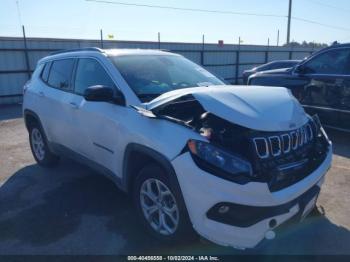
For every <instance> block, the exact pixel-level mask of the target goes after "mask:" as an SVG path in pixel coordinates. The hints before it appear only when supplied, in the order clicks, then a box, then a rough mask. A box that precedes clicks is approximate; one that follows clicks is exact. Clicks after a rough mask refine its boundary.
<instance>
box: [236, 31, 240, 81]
mask: <svg viewBox="0 0 350 262" xmlns="http://www.w3.org/2000/svg"><path fill="white" fill-rule="evenodd" d="M240 49H241V37H239V39H238V50H237V51H236V70H235V71H236V72H235V84H236V85H237V84H238V74H239V55H240V52H239V51H240Z"/></svg>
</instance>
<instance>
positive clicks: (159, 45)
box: [158, 32, 160, 49]
mask: <svg viewBox="0 0 350 262" xmlns="http://www.w3.org/2000/svg"><path fill="white" fill-rule="evenodd" d="M158 49H160V32H158Z"/></svg>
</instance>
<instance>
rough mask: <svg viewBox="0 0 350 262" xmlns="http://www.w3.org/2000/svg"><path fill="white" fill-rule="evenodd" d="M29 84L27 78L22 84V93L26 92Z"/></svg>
mask: <svg viewBox="0 0 350 262" xmlns="http://www.w3.org/2000/svg"><path fill="white" fill-rule="evenodd" d="M29 85H30V80H28V81H27V82H26V83H25V84H24V86H23V95H24V94H25V93H26V91H27V89H28V88H29Z"/></svg>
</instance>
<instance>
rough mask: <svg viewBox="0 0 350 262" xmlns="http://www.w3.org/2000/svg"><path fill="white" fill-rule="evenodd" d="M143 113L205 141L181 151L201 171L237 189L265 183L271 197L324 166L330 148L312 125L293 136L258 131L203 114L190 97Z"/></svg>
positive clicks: (292, 132) (291, 132) (314, 122)
mask: <svg viewBox="0 0 350 262" xmlns="http://www.w3.org/2000/svg"><path fill="white" fill-rule="evenodd" d="M145 112H146V113H147V112H148V113H147V114H146V116H148V117H150V115H149V114H150V112H151V114H152V117H156V118H162V119H166V120H169V121H173V122H176V123H178V124H181V125H184V126H186V127H187V128H190V129H192V130H193V131H195V132H197V133H199V134H201V135H202V136H203V137H204V138H206V140H208V141H209V142H204V141H198V140H190V141H188V143H187V145H186V147H185V148H184V152H185V151H188V152H190V154H191V156H192V159H193V161H194V162H195V163H196V165H197V166H198V167H199V168H201V169H202V170H204V171H206V172H208V173H210V174H212V175H215V176H218V177H221V178H223V179H226V180H230V181H232V182H235V183H239V184H246V183H248V182H251V181H255V182H264V183H267V184H268V186H269V189H270V191H271V192H273V191H278V190H281V189H283V188H285V187H288V186H290V185H292V184H294V183H296V182H298V181H300V180H301V179H303V178H304V177H306V176H308V175H309V174H311V173H312V172H313V171H314V170H315V169H317V167H318V166H319V165H320V164H321V163H322V162H323V161H324V160H325V158H326V155H327V151H328V147H329V143H330V142H329V140H328V138H327V137H326V135H325V133H324V132H323V129H322V127H321V125H320V123H319V121H318V120H317V119H312V118H310V119H309V120H308V121H307V122H306V123H305V124H303V125H302V126H301V127H299V128H295V129H293V130H288V131H277V132H274V131H261V130H256V129H252V128H248V127H244V126H241V125H238V124H235V123H232V122H230V121H228V120H226V119H223V118H221V117H219V116H217V115H216V114H214V113H212V112H209V111H207V110H206V109H205V108H204V107H203V106H202V105H201V103H200V102H199V101H198V100H197V99H196V98H195V97H194V96H193V95H191V94H187V95H185V96H181V97H177V98H176V99H174V100H171V101H168V102H166V103H164V104H161V105H159V106H157V107H155V108H152V110H151V111H148V110H145Z"/></svg>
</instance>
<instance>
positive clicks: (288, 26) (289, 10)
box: [287, 0, 292, 44]
mask: <svg viewBox="0 0 350 262" xmlns="http://www.w3.org/2000/svg"><path fill="white" fill-rule="evenodd" d="M291 18H292V0H289V8H288V25H287V44H289V42H290V22H291Z"/></svg>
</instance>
